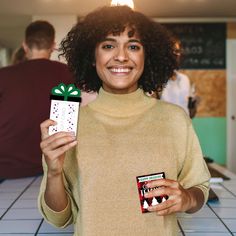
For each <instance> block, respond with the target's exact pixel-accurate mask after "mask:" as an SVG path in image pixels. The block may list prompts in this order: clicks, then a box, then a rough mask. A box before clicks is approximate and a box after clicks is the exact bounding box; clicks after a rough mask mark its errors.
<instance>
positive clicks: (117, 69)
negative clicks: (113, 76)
mask: <svg viewBox="0 0 236 236" xmlns="http://www.w3.org/2000/svg"><path fill="white" fill-rule="evenodd" d="M111 71H112V72H115V73H128V72H129V71H130V69H129V68H111Z"/></svg>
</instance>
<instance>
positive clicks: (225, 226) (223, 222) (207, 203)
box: [207, 203, 234, 235]
mask: <svg viewBox="0 0 236 236" xmlns="http://www.w3.org/2000/svg"><path fill="white" fill-rule="evenodd" d="M207 206H208V207H209V208H210V209H211V211H212V212H213V213H214V214H215V215H216V217H217V218H218V219H219V220H220V222H221V223H222V224H223V225H224V226H225V228H226V229H227V230H228V232H229V233H230V234H231V235H234V234H233V233H232V232H231V230H230V229H229V228H228V226H227V225H226V224H225V223H224V221H223V220H222V219H221V218H220V217H219V216H218V215H217V213H216V212H215V211H214V209H213V208H212V207H211V206H210V205H209V203H207Z"/></svg>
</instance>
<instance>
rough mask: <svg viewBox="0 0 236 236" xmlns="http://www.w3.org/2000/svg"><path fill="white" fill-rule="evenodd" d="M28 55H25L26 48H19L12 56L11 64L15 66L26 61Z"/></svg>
mask: <svg viewBox="0 0 236 236" xmlns="http://www.w3.org/2000/svg"><path fill="white" fill-rule="evenodd" d="M26 60H27V58H26V55H25V50H24V48H23V47H22V46H21V47H19V48H17V49H16V50H15V51H14V53H13V54H12V58H11V64H12V65H15V64H18V63H21V62H24V61H26Z"/></svg>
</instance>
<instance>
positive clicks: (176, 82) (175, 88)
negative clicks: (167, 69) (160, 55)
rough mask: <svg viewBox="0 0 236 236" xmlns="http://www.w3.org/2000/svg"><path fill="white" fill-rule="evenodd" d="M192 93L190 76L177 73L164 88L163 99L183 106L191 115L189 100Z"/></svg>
mask: <svg viewBox="0 0 236 236" xmlns="http://www.w3.org/2000/svg"><path fill="white" fill-rule="evenodd" d="M190 91H191V85H190V81H189V78H188V76H187V75H185V74H183V73H180V72H179V71H175V74H174V75H173V76H172V77H171V78H170V80H169V81H168V83H167V85H166V87H165V88H164V90H163V92H162V94H161V99H162V100H164V101H167V102H170V103H174V104H176V105H179V106H181V107H182V108H183V109H184V110H185V111H186V113H187V114H189V110H188V99H189V96H190Z"/></svg>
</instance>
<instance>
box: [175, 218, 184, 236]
mask: <svg viewBox="0 0 236 236" xmlns="http://www.w3.org/2000/svg"><path fill="white" fill-rule="evenodd" d="M177 223H178V226H179V229H180V231H181V233H182V234H183V236H185V233H184V230H183V228H182V226H181V224H180V223H179V220H177Z"/></svg>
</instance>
